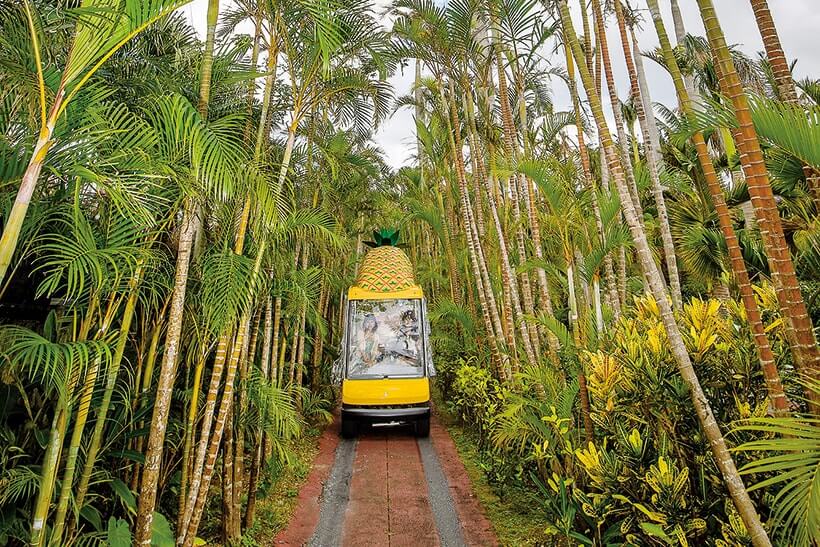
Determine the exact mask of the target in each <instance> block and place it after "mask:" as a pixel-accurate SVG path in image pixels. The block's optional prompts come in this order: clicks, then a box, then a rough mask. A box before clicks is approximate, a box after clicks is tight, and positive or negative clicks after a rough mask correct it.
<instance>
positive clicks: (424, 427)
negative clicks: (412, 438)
mask: <svg viewBox="0 0 820 547" xmlns="http://www.w3.org/2000/svg"><path fill="white" fill-rule="evenodd" d="M429 436H430V416H427V417H426V418H422V419H421V420H418V421H417V422H416V437H429Z"/></svg>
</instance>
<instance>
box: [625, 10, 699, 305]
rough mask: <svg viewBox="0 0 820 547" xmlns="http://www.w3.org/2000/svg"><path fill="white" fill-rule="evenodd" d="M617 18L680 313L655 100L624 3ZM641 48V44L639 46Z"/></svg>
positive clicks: (675, 263)
mask: <svg viewBox="0 0 820 547" xmlns="http://www.w3.org/2000/svg"><path fill="white" fill-rule="evenodd" d="M615 15H616V18H617V20H618V30H619V31H620V34H621V45H622V46H623V52H624V59H626V68H627V71H628V73H629V82H630V88H631V93H632V97H634V99H635V100H634V103H635V112H636V114H637V115H638V123H639V124H640V126H641V134H642V135H643V142H644V148H645V150H646V164H647V167H648V169H649V178H650V180H651V182H652V195H653V197H654V198H655V206H656V207H657V209H658V224H660V230H661V240H662V241H663V254H664V259H665V261H666V273H667V275H668V276H669V287H670V289H671V290H670V292H671V294H672V304H673V305H674V307H675V309H676V310H680V309H681V308H682V307H683V297H682V296H681V287H680V276H679V275H678V260H677V258H676V257H675V244H674V242H673V240H672V229H671V228H670V226H669V214H668V213H667V212H666V199H665V198H664V196H663V187H662V186H661V179H660V168H661V167H660V164H659V163H658V161H659V159H660V153H659V152H658V150H657V148H655V142H653V139H652V138H651V135H653V134H657V127H655V130H654V133H653V131H652V128H651V127H650V126H655V115H654V114H653V112H652V100H651V98H650V97H649V94H648V93H649V89H648V88H645V87H641V86H640V84H639V81H638V71H637V70H636V68H635V62H633V59H632V52H631V51H630V47H629V38H628V37H627V32H626V22H625V21H624V14H623V8H622V7H621V2H620V1H616V2H615ZM635 46H636V48H637V44H635Z"/></svg>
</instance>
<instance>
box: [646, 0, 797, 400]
mask: <svg viewBox="0 0 820 547" xmlns="http://www.w3.org/2000/svg"><path fill="white" fill-rule="evenodd" d="M648 4H649V9H650V12H651V13H652V19H653V21H654V23H655V29H656V31H657V34H658V38H659V41H660V45H661V51H662V53H663V55H664V58H665V59H666V62H667V66H668V67H669V71H670V74H671V75H672V80H673V82H674V84H675V91H676V92H677V94H678V100H679V102H680V106H681V108H682V110H683V111H684V113H685V114H686V115H687V116H691V115H692V113H693V109H692V103H691V100H690V97H689V95H687V93H686V86H685V82H684V80H683V77H682V75H681V72H680V69H679V68H678V64H677V61H676V60H675V55H674V52H673V51H672V46H671V44H670V42H669V38H668V37H667V34H666V29H665V27H664V25H663V19H661V15H660V10H659V9H658V3H657V0H649V1H648ZM692 142H693V143H694V145H695V149H696V150H697V155H698V162H699V163H700V167H701V169H702V171H703V175H704V179H705V180H706V184H707V186H708V187H709V193H710V195H711V197H712V203H713V205H714V207H715V212H716V213H717V216H718V223H719V225H720V229H721V232H722V233H723V238H724V240H725V241H726V248H727V250H728V253H729V263H730V266H731V269H732V272H733V273H734V276H735V281H736V282H737V285H738V289H739V291H740V296H741V299H742V300H743V306H744V308H745V310H746V318H747V320H748V322H749V328H750V329H751V331H752V336H753V339H754V342H755V347H756V348H757V355H758V359H759V361H760V368H761V370H762V371H763V377H764V378H765V379H766V387H767V389H768V394H769V401H770V403H771V406H772V408H773V409H774V412H775V414H781V415H782V414H784V413H786V412H788V408H789V402H788V400H787V398H786V395H785V393H784V391H783V385H782V384H781V382H780V375H779V373H778V371H777V366H776V364H775V356H774V353H773V352H772V349H771V346H770V344H769V339H768V337H767V335H766V329H765V327H764V326H763V321H762V318H761V315H760V309H759V308H758V306H757V299H756V298H755V294H754V291H753V290H752V284H751V281H750V279H749V273H748V271H747V270H746V262H745V260H744V259H743V254H742V252H741V250H740V244H739V242H738V239H737V235H736V234H735V230H734V226H733V225H732V217H731V213H730V211H729V208H728V207H727V205H726V199H725V198H724V196H723V187H722V186H721V184H720V179H719V178H718V175H717V173H716V172H715V167H714V164H713V163H712V158H711V157H710V156H709V149H708V148H707V145H706V140H705V139H704V137H703V134H702V133H699V132H698V133H695V134H694V135H693V137H692Z"/></svg>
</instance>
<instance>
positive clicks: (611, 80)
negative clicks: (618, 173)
mask: <svg viewBox="0 0 820 547" xmlns="http://www.w3.org/2000/svg"><path fill="white" fill-rule="evenodd" d="M592 16H593V21H594V22H595V39H596V40H597V42H598V49H599V51H600V55H601V61H602V63H603V72H604V76H605V77H606V87H607V90H608V91H609V103H610V107H611V109H612V116H613V118H614V119H615V129H616V131H617V135H618V142H619V144H620V146H619V147H618V150H619V152H620V158H619V160H620V164H621V166H622V168H623V171H624V174H625V176H626V182H627V188H628V189H629V196H630V199H631V200H632V205H633V207H634V209H635V213H636V215H637V219H638V221H639V222H641V223H643V208H642V207H641V198H640V195H639V193H638V186H637V183H636V181H635V173H634V171H633V170H632V163H631V162H630V161H629V140H628V139H627V138H626V133H624V120H623V116H622V115H621V101H620V99H619V98H618V91H617V88H616V87H615V77H614V76H613V74H612V62H611V60H610V57H609V47H608V46H607V38H606V25H605V22H604V16H603V12H602V11H601V2H600V0H592Z"/></svg>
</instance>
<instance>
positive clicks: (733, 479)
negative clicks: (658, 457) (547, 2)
mask: <svg viewBox="0 0 820 547" xmlns="http://www.w3.org/2000/svg"><path fill="white" fill-rule="evenodd" d="M593 1H595V0H593ZM699 1H703V0H699ZM560 10H561V20H562V23H563V27H564V37H565V39H567V40H569V41H570V45H571V47H572V52H573V55H574V56H575V61H576V63H578V65H579V68H580V72H581V79H582V81H583V83H584V88H585V89H586V92H587V97H588V98H589V100H590V103H591V106H592V113H593V115H594V118H595V123H596V125H597V126H598V131H599V133H600V135H601V137H602V139H603V141H604V154H605V155H606V159H607V163H608V164H609V167H610V172H611V174H612V177H613V179H614V180H615V185H616V186H617V188H618V193H619V194H620V196H621V207H622V209H623V213H624V216H625V217H626V221H627V224H628V225H629V231H630V233H631V234H632V239H633V242H634V244H635V248H636V250H637V253H638V258H639V262H640V266H641V269H642V271H643V272H644V275H645V277H646V278H647V280H648V282H649V287H650V290H651V291H652V295H653V297H654V298H655V301H656V303H657V306H658V309H659V310H660V316H661V320H662V322H663V325H664V328H665V330H666V334H667V338H668V341H669V344H670V349H671V351H672V354H673V356H674V357H675V361H676V362H677V365H678V370H679V371H680V374H681V376H682V378H683V380H684V382H686V384H687V386H688V387H689V391H690V395H691V397H692V403H693V405H694V407H695V411H696V413H697V416H698V420H699V421H700V425H701V427H702V428H703V431H704V434H705V435H706V438H707V439H708V440H709V443H710V446H711V448H712V453H713V455H714V458H715V463H716V464H717V466H718V469H720V471H721V474H722V476H723V479H724V481H725V483H726V487H727V489H728V491H729V494H730V495H731V497H732V501H734V504H735V507H736V508H737V510H738V513H739V514H740V516H741V518H742V520H743V523H744V524H745V526H746V529H747V530H748V531H749V534H750V536H751V538H752V541H753V543H754V545H755V546H764V545H771V543H770V542H769V538H768V536H767V534H766V530H765V529H764V528H763V525H762V524H761V522H760V517H759V516H758V515H757V512H756V510H755V507H754V503H753V502H752V500H751V498H749V494H748V492H747V491H746V487H745V486H744V484H743V480H742V479H741V477H740V474H739V473H738V471H737V468H736V467H735V463H734V460H733V459H732V456H731V454H730V452H729V450H728V448H727V446H726V441H725V440H724V438H723V434H722V432H721V430H720V427H719V426H718V423H717V421H716V419H715V416H714V414H713V413H712V409H711V406H710V405H709V401H708V399H707V398H706V394H705V393H704V392H703V389H702V388H701V385H700V381H699V380H698V377H697V374H696V373H695V369H694V368H693V366H692V362H691V360H690V359H689V353H688V351H687V349H686V345H685V344H684V342H683V337H682V336H681V333H680V330H679V328H678V325H677V323H676V322H675V318H674V315H673V311H672V307H671V305H670V304H669V301H668V300H667V298H666V290H665V288H664V286H663V280H662V278H661V276H660V272H659V271H658V269H657V266H656V264H655V262H654V260H653V259H652V252H651V249H650V248H649V243H648V242H647V239H646V234H645V232H644V228H643V225H642V224H641V222H640V221H639V220H638V218H637V214H636V211H635V208H634V207H633V206H632V203H631V201H630V199H629V189H628V188H627V186H626V182H625V180H624V175H623V170H622V167H621V165H620V160H619V157H618V154H617V152H616V151H615V148H614V145H613V143H612V139H611V137H610V134H609V128H608V126H607V122H606V118H605V117H604V112H603V108H602V106H601V101H600V98H599V97H598V95H597V94H596V93H595V89H594V82H593V81H592V75H591V74H590V72H589V69H588V68H587V67H586V65H583V64H582V63H584V57H583V52H582V51H581V47H580V45H579V44H578V38H577V36H576V34H575V29H574V28H573V25H572V19H571V18H570V13H569V8H568V7H567V4H566V0H561V3H560Z"/></svg>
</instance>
